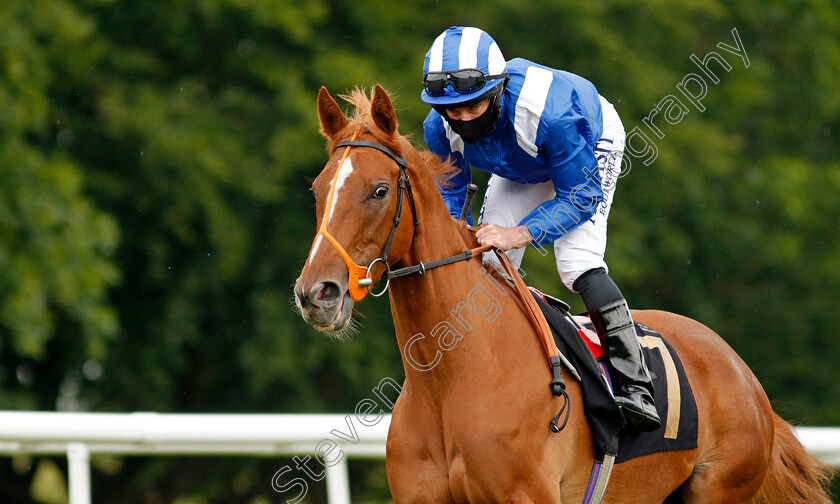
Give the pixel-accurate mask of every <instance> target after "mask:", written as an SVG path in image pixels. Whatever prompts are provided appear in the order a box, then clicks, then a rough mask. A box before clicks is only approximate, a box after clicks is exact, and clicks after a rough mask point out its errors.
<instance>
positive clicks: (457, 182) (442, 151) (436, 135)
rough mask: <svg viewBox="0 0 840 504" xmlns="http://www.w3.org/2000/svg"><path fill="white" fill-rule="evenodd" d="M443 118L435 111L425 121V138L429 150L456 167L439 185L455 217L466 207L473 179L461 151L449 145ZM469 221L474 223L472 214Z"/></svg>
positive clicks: (450, 212)
mask: <svg viewBox="0 0 840 504" xmlns="http://www.w3.org/2000/svg"><path fill="white" fill-rule="evenodd" d="M442 123H443V119H442V118H441V117H440V116H439V115H438V114H437V113H436V112H434V111H432V112H431V113H430V114H429V116H428V117H427V118H426V120H425V121H423V139H424V140H425V142H426V145H428V146H429V150H431V151H432V152H434V153H435V154H437V156H438V157H439V158H440V159H441V161H446V160H447V159H449V160H450V162H451V163H452V165H453V166H454V167H455V170H456V171H455V175H454V176H453V177H452V178H450V179H449V181H448V182H447V183H446V185H445V186H444V187H441V185H438V190H439V191H440V195H441V196H443V202H444V203H446V208H447V210H449V215H451V216H452V217H454V218H456V219H457V218H459V217H460V216H461V210H462V209H463V208H464V201H465V200H466V199H467V185H468V184H469V183H470V182H471V181H472V174H471V172H470V168H469V166H468V165H467V163H466V161H465V160H464V156H463V154H461V153H460V152H452V150H451V149H450V147H449V140H448V139H447V138H446V134H445V132H444V129H443V126H442ZM467 223H468V224H469V225H472V223H473V222H472V215H471V214H470V215H467Z"/></svg>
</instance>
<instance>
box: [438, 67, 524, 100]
mask: <svg viewBox="0 0 840 504" xmlns="http://www.w3.org/2000/svg"><path fill="white" fill-rule="evenodd" d="M507 76H508V74H506V73H503V74H498V75H487V74H485V73H484V72H482V71H481V70H479V69H477V68H465V69H462V70H452V71H451V72H429V73H427V74H426V76H425V77H423V89H425V90H426V93H428V94H429V96H443V93H444V89H445V88H446V85H447V84H452V87H453V88H454V89H455V91H457V92H459V93H461V94H467V93H472V92H473V91H478V90H479V89H481V88H482V87H484V84H485V83H486V82H487V81H489V80H493V79H501V78H503V77H507Z"/></svg>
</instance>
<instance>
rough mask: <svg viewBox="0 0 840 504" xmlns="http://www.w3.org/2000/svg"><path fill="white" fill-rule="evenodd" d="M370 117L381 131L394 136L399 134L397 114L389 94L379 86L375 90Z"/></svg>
mask: <svg viewBox="0 0 840 504" xmlns="http://www.w3.org/2000/svg"><path fill="white" fill-rule="evenodd" d="M370 115H371V117H372V118H373V122H374V123H375V124H376V125H377V126H379V129H381V130H382V131H384V132H385V133H388V134H389V135H391V136H393V135H395V134H396V133H397V114H396V112H394V105H393V104H392V103H391V98H389V97H388V92H387V91H385V88H383V87H382V86H380V85H379V84H377V85H376V87H375V88H374V89H373V100H371V103H370Z"/></svg>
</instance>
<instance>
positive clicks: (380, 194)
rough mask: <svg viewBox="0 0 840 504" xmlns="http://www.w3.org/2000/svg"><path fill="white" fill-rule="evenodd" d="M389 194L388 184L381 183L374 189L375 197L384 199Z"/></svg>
mask: <svg viewBox="0 0 840 504" xmlns="http://www.w3.org/2000/svg"><path fill="white" fill-rule="evenodd" d="M387 195H388V186H386V185H381V186H379V187H377V188H376V189H374V191H373V197H374V198H379V199H382V198H384V197H385V196H387Z"/></svg>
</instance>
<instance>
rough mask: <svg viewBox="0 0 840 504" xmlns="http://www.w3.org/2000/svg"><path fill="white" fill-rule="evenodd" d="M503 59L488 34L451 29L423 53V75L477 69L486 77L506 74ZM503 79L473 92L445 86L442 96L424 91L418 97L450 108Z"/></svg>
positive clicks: (475, 96) (478, 95)
mask: <svg viewBox="0 0 840 504" xmlns="http://www.w3.org/2000/svg"><path fill="white" fill-rule="evenodd" d="M505 65H506V63H505V57H504V56H503V55H502V51H501V50H500V49H499V46H498V45H497V44H496V41H495V40H493V37H491V36H490V35H489V34H487V32H485V31H484V30H481V29H480V28H473V27H470V26H453V27H451V28H449V29H447V30H446V31H445V32H443V33H441V34H440V35H439V36H438V38H436V39H435V41H434V42H433V43H432V47H431V48H430V49H429V52H427V53H426V61H425V63H424V64H423V76H424V77H425V76H426V74H428V73H429V72H446V71H452V70H461V69H467V68H477V69H479V70H481V71H482V72H484V73H485V74H486V75H498V74H502V73H504V71H505ZM504 81H505V79H503V78H502V79H493V80H490V81H487V83H485V84H484V86H483V87H482V88H481V89H479V90H477V91H473V92H472V93H467V94H461V93H459V92H457V91H455V89H454V88H453V87H452V85H451V84H450V85H447V86H446V88H445V89H444V93H443V95H442V96H431V95H429V93H427V92H426V90H425V89H424V90H423V91H422V92H421V93H420V98H421V99H422V100H423V101H424V102H426V103H428V104H430V105H440V106H449V105H455V104H459V103H465V102H469V101H470V100H473V99H475V98H478V97H480V96H481V95H483V94H485V93H487V91H488V90H490V89H492V88H494V87H496V86H497V85H500V84H502V83H503V82H504Z"/></svg>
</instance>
